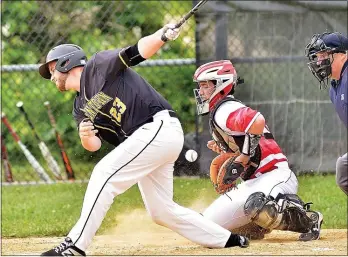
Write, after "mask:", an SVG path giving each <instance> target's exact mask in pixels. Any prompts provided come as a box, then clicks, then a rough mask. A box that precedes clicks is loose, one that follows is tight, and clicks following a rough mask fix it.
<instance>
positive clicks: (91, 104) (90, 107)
mask: <svg viewBox="0 0 348 257" xmlns="http://www.w3.org/2000/svg"><path fill="white" fill-rule="evenodd" d="M110 101H112V97H110V96H108V95H106V94H104V93H103V92H99V93H98V94H96V95H95V96H93V97H92V98H91V99H90V100H89V101H88V102H87V103H86V105H85V107H84V108H83V109H81V110H82V111H83V112H84V113H85V115H86V117H88V118H89V119H90V120H91V121H92V122H94V119H95V117H96V116H97V114H98V113H99V112H100V109H101V108H103V107H104V106H105V105H106V104H107V103H108V102H110Z"/></svg>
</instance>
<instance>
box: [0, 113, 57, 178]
mask: <svg viewBox="0 0 348 257" xmlns="http://www.w3.org/2000/svg"><path fill="white" fill-rule="evenodd" d="M1 120H2V122H3V123H4V124H5V126H6V127H7V128H8V130H9V131H10V133H11V135H12V137H13V139H14V140H15V142H16V143H17V144H18V145H19V147H20V148H21V150H22V151H23V153H24V155H25V157H26V158H27V160H28V162H29V163H30V165H31V166H32V167H33V168H34V170H35V171H36V173H37V174H38V175H39V177H40V178H41V179H42V180H43V181H45V182H47V183H51V182H52V180H51V179H50V177H49V176H48V175H47V173H46V172H45V170H44V168H42V166H41V165H40V163H39V162H38V161H37V160H36V159H35V157H34V156H33V155H32V154H31V152H30V151H29V150H28V148H27V147H26V146H25V145H24V144H23V143H22V142H21V140H20V139H19V136H18V135H17V133H16V132H15V131H14V130H13V129H12V127H11V125H10V123H9V121H8V120H7V117H6V115H5V113H3V112H2V113H1Z"/></svg>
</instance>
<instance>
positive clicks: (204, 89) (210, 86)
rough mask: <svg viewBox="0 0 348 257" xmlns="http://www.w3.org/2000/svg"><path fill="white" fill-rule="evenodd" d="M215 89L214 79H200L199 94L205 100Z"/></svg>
mask: <svg viewBox="0 0 348 257" xmlns="http://www.w3.org/2000/svg"><path fill="white" fill-rule="evenodd" d="M214 90H215V85H214V83H213V82H212V81H200V82H199V95H200V96H201V98H202V100H203V101H206V100H208V99H209V98H210V96H211V95H212V94H213V92H214Z"/></svg>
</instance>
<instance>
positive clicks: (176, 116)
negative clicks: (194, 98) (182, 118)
mask: <svg viewBox="0 0 348 257" xmlns="http://www.w3.org/2000/svg"><path fill="white" fill-rule="evenodd" d="M168 113H169V116H170V117H173V118H178V115H176V112H174V111H171V110H168Z"/></svg>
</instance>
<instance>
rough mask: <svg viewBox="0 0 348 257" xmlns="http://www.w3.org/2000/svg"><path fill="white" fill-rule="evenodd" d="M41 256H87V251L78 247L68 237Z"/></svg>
mask: <svg viewBox="0 0 348 257" xmlns="http://www.w3.org/2000/svg"><path fill="white" fill-rule="evenodd" d="M41 256H86V253H85V252H84V251H82V250H80V249H79V248H77V247H76V246H75V245H74V244H73V242H72V241H71V239H70V238H69V237H67V238H65V240H64V242H62V243H61V244H60V245H58V246H57V247H55V248H53V249H51V250H49V251H47V252H44V253H42V254H41Z"/></svg>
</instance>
